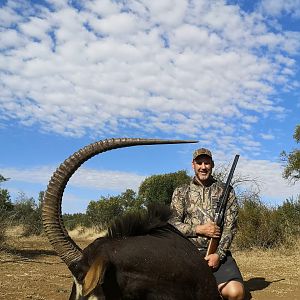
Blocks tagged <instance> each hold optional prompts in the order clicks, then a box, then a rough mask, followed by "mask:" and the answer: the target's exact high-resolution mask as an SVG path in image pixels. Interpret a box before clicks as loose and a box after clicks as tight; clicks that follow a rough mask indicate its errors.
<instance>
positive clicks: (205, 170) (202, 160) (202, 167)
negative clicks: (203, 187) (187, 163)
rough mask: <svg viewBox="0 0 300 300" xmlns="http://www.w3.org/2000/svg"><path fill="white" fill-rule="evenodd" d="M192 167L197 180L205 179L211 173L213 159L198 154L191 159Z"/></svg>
mask: <svg viewBox="0 0 300 300" xmlns="http://www.w3.org/2000/svg"><path fill="white" fill-rule="evenodd" d="M192 167H193V169H194V171H195V175H196V177H197V178H198V180H199V181H206V180H207V179H208V178H209V177H210V175H211V173H212V169H213V161H212V159H211V157H209V156H207V155H200V156H198V157H196V158H195V159H194V160H193V162H192Z"/></svg>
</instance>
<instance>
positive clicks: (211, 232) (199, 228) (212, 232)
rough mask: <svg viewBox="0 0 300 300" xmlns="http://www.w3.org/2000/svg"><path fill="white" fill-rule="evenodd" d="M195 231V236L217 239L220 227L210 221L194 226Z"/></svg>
mask: <svg viewBox="0 0 300 300" xmlns="http://www.w3.org/2000/svg"><path fill="white" fill-rule="evenodd" d="M195 231H196V234H197V235H204V236H206V237H210V238H219V237H220V235H221V230H220V227H219V226H217V224H216V223H215V222H212V221H209V222H208V223H205V224H202V225H196V227H195Z"/></svg>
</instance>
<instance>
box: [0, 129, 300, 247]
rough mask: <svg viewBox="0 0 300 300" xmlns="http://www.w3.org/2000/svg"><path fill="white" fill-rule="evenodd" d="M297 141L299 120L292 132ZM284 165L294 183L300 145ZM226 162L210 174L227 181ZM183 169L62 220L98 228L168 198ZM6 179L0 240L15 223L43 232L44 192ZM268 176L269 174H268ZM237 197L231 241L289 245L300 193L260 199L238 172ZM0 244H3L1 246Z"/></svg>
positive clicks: (296, 228) (255, 186)
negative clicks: (11, 185) (275, 201)
mask: <svg viewBox="0 0 300 300" xmlns="http://www.w3.org/2000/svg"><path fill="white" fill-rule="evenodd" d="M293 137H294V139H295V141H296V143H297V144H298V143H299V142H300V125H298V126H296V128H295V133H294V135H293ZM281 159H282V162H283V163H284V165H285V169H284V173H283V177H284V178H285V179H287V180H289V181H290V182H291V184H294V183H295V182H297V181H298V180H299V179H300V150H299V149H297V148H296V149H294V150H293V151H291V152H290V153H286V152H285V151H283V152H282V153H281ZM229 168H230V166H220V167H219V168H217V169H216V170H215V171H214V176H215V177H216V178H217V179H219V180H221V181H225V179H226V176H227V174H228V170H229ZM190 179H191V178H190V176H188V174H187V171H186V170H179V171H177V172H175V173H169V174H161V175H153V176H150V177H148V178H146V179H145V180H144V181H143V182H142V183H141V185H140V187H139V189H138V192H137V193H136V192H134V191H133V190H131V189H127V190H126V191H124V192H123V193H121V194H120V195H117V196H107V197H104V196H101V197H100V198H99V200H97V201H90V203H89V205H88V207H87V209H86V212H85V213H75V214H64V215H63V219H64V224H65V226H66V228H67V229H68V230H74V229H75V228H78V227H79V228H81V231H82V230H85V229H88V228H90V229H91V228H92V229H95V230H97V231H101V230H104V229H105V228H107V226H108V225H109V223H110V222H111V221H112V220H113V219H114V218H116V217H119V216H122V215H124V214H126V213H128V212H132V211H139V210H144V209H146V208H147V207H148V206H149V205H150V204H152V203H157V202H158V203H161V204H163V203H165V204H169V203H170V202H171V197H172V193H173V191H174V189H175V188H176V187H177V186H179V185H182V184H184V183H187V182H189V181H190ZM7 180H9V179H8V178H5V177H4V176H3V175H0V245H5V239H6V231H7V229H8V228H11V227H13V226H20V225H21V226H22V227H23V235H24V236H29V235H41V234H43V226H42V218H41V206H42V199H43V195H44V192H43V191H41V192H40V193H39V195H38V198H37V200H35V199H33V198H28V197H27V196H26V195H25V194H24V193H20V194H19V195H18V197H17V199H15V200H14V201H12V200H11V197H10V194H9V191H8V190H6V189H3V188H1V183H3V182H5V181H7ZM270 180H272V179H271V178H270ZM249 181H250V182H251V183H252V185H251V188H248V189H245V188H243V183H245V182H249ZM232 185H233V187H234V188H235V191H236V194H237V198H238V202H239V207H240V211H239V223H238V224H239V230H238V234H237V236H236V238H235V241H234V245H233V246H234V247H236V248H238V249H252V248H276V247H281V246H283V245H284V246H285V247H290V246H292V245H294V242H295V240H298V239H299V235H300V194H299V195H298V196H297V197H296V198H289V199H284V200H283V202H282V204H281V205H279V206H276V207H273V206H269V205H267V204H265V203H264V202H262V200H261V199H260V195H259V183H258V182H256V181H255V180H254V179H251V178H243V177H239V175H238V174H237V175H236V176H235V177H234V178H233V181H232ZM0 247H1V246H0Z"/></svg>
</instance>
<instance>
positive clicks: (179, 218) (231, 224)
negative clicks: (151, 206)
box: [170, 177, 238, 260]
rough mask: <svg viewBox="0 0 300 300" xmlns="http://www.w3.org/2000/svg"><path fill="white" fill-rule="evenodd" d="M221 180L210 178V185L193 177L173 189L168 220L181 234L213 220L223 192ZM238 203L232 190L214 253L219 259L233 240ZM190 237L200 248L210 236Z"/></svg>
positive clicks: (192, 233)
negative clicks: (170, 215) (187, 182)
mask: <svg viewBox="0 0 300 300" xmlns="http://www.w3.org/2000/svg"><path fill="white" fill-rule="evenodd" d="M223 187H224V184H223V183H221V182H218V181H216V180H213V183H212V184H211V185H210V186H209V187H205V186H203V185H202V184H201V183H200V182H198V181H197V180H196V178H195V177H194V178H193V180H192V181H191V182H190V184H186V185H183V186H181V187H178V188H176V189H175V191H174V193H173V196H172V202H171V209H172V218H171V219H170V223H171V224H172V225H174V226H175V227H176V228H177V229H178V230H180V231H181V232H182V233H183V234H184V235H187V236H195V235H196V232H195V226H196V225H199V224H205V223H207V222H208V221H213V220H214V216H215V210H216V207H217V204H218V201H219V199H220V197H221V195H222V192H223ZM237 214H238V205H237V200H236V196H235V193H234V190H233V189H231V192H230V194H229V197H228V202H227V208H226V212H225V216H224V225H223V231H222V236H221V239H220V242H219V246H218V249H217V253H218V254H219V256H220V259H221V260H222V259H223V258H224V257H225V256H226V251H227V250H229V247H230V245H231V243H232V240H233V238H234V236H235V234H236V231H237ZM191 241H192V242H193V243H194V244H195V245H196V247H197V248H199V249H200V250H206V249H207V247H208V242H209V238H207V237H204V236H198V237H197V238H191Z"/></svg>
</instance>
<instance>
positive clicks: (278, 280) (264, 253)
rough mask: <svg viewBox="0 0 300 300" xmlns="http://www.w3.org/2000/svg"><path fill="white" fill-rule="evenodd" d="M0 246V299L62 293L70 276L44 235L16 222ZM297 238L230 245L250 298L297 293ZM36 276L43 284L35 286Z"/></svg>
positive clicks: (80, 237) (85, 237)
mask: <svg viewBox="0 0 300 300" xmlns="http://www.w3.org/2000/svg"><path fill="white" fill-rule="evenodd" d="M101 234H103V233H99V232H97V231H95V230H86V229H82V228H77V229H76V230H73V231H71V232H70V235H71V236H72V238H74V239H75V240H76V241H77V242H78V243H79V245H80V246H82V247H85V246H87V245H88V244H89V243H90V242H91V241H92V240H93V239H94V238H97V237H99V236H100V235H101ZM7 235H8V236H9V238H8V240H7V243H6V246H5V247H4V248H3V249H2V250H0V299H6V300H16V299H18V300H22V299H36V300H38V299H39V300H43V299H51V300H64V299H68V297H69V292H70V287H71V284H72V277H71V274H70V272H69V270H68V269H67V267H66V266H65V264H64V263H62V261H61V260H60V259H59V258H58V257H57V256H56V254H55V252H54V251H53V249H52V247H51V245H50V244H49V242H48V240H47V239H46V238H45V237H44V236H32V237H22V228H21V227H14V228H10V229H9V230H8V231H7ZM299 250H300V240H299V239H297V240H296V241H295V244H294V247H293V248H285V247H281V248H278V249H276V250H263V249H253V250H251V251H237V250H235V251H233V255H234V258H235V259H236V261H237V263H238V265H239V267H240V269H241V272H242V274H243V277H244V280H245V285H246V287H247V289H248V290H249V293H248V298H247V300H249V299H252V300H277V299H282V300H299V299H300V285H299V277H300V268H299V261H300V251H299ZM40 282H44V283H45V284H44V285H43V287H42V288H41V286H40Z"/></svg>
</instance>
